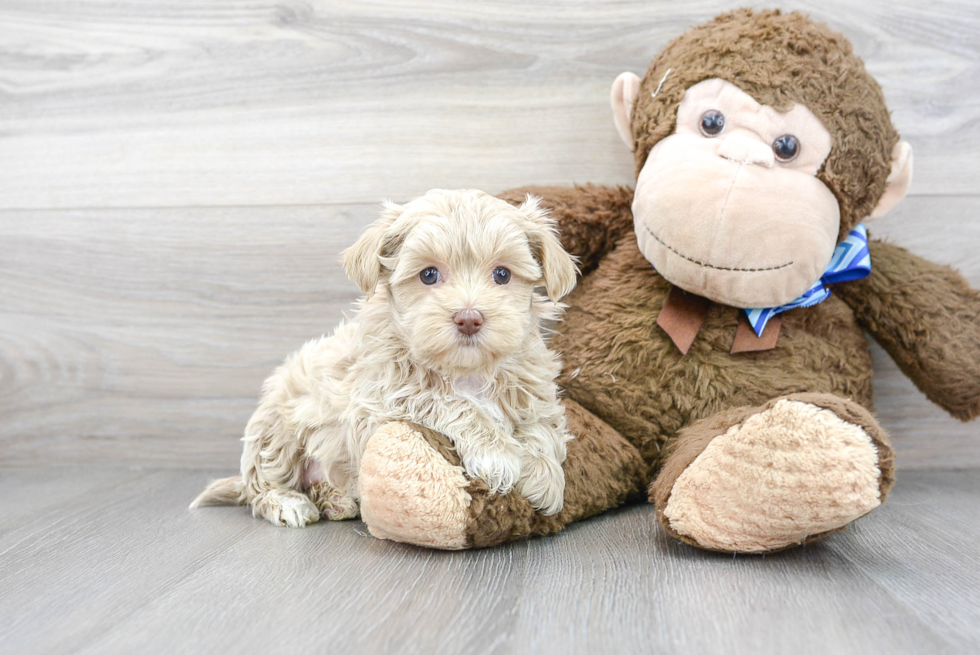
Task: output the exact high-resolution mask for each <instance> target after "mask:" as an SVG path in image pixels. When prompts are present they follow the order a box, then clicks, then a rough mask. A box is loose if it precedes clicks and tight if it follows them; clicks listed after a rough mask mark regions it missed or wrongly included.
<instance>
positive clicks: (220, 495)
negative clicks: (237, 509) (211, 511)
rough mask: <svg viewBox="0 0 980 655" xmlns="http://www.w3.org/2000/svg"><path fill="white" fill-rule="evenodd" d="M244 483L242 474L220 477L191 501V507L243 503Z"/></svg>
mask: <svg viewBox="0 0 980 655" xmlns="http://www.w3.org/2000/svg"><path fill="white" fill-rule="evenodd" d="M244 504H245V483H244V482H242V476H240V475H236V476H234V477H231V478H221V479H220V480H215V481H214V482H212V483H211V484H209V485H208V488H207V489H205V490H204V491H202V492H201V495H200V496H198V497H197V498H195V499H194V502H193V503H191V509H194V508H195V507H200V506H201V505H244Z"/></svg>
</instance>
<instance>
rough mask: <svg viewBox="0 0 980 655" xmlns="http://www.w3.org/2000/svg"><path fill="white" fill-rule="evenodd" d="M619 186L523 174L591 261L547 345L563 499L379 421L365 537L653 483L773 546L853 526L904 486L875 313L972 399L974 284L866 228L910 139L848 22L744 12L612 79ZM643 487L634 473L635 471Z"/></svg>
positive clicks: (968, 414) (654, 494) (947, 395)
mask: <svg viewBox="0 0 980 655" xmlns="http://www.w3.org/2000/svg"><path fill="white" fill-rule="evenodd" d="M612 104H613V110H614V117H615V122H616V127H617V129H618V131H619V133H620V135H621V136H622V138H623V140H624V141H625V142H626V144H627V146H629V148H630V149H631V150H632V151H633V152H634V153H635V158H636V166H637V184H636V191H635V193H634V192H633V191H631V190H629V189H625V188H608V187H597V186H584V187H575V188H529V189H519V190H515V191H513V192H508V193H506V194H504V197H505V198H506V199H508V200H512V201H514V202H517V201H520V200H523V197H524V194H525V193H526V192H531V193H534V194H536V195H538V196H540V197H542V199H543V205H544V206H546V207H549V208H550V209H551V212H552V214H553V215H554V216H555V218H557V219H558V221H559V225H560V229H561V232H562V241H563V245H564V246H565V247H566V249H568V250H569V251H570V252H571V253H572V254H574V255H577V256H578V257H579V258H580V262H581V271H582V279H581V280H580V283H579V285H578V287H577V288H576V290H575V291H574V292H573V293H572V294H571V295H570V296H569V297H568V298H567V299H566V301H565V302H566V303H567V304H568V305H569V308H568V311H567V313H566V316H565V320H564V323H563V324H561V325H560V326H559V328H558V331H559V333H558V334H557V335H556V336H555V338H554V340H553V342H552V345H553V347H554V348H556V349H557V350H559V351H561V352H562V353H563V357H564V362H565V364H564V372H563V374H562V378H561V380H560V384H561V386H562V387H563V388H564V390H565V397H566V411H567V415H568V422H569V427H570V429H571V430H572V432H573V434H575V435H576V438H575V440H573V441H572V442H571V443H570V444H569V447H568V458H567V460H566V462H565V465H564V469H565V475H566V492H565V509H564V510H563V511H562V512H561V513H559V514H558V515H556V516H551V517H546V516H542V515H540V514H538V513H536V512H534V510H533V509H531V507H530V505H529V504H528V503H527V501H525V500H524V499H523V498H521V497H520V496H519V495H517V494H516V493H512V494H510V495H507V496H502V497H501V496H494V495H490V494H489V493H488V492H487V489H486V485H485V484H484V483H482V482H481V481H479V480H469V479H468V478H466V476H465V474H464V473H463V470H462V469H461V468H460V467H459V460H458V458H457V457H456V455H455V453H454V452H453V450H452V448H451V445H450V442H449V441H448V440H447V439H446V438H445V437H443V436H441V435H438V434H434V433H432V432H431V431H429V430H426V429H424V428H421V427H418V426H410V425H405V424H392V425H389V426H386V427H384V428H382V429H381V430H380V431H379V433H378V434H376V435H375V437H374V438H372V440H371V443H370V445H369V447H368V452H367V453H366V454H365V457H364V460H363V464H362V469H361V494H362V498H361V513H362V516H363V519H364V521H365V522H366V523H367V525H368V527H369V528H370V530H371V532H372V533H373V534H375V535H376V536H379V537H383V538H391V539H395V540H399V541H407V542H411V543H416V544H421V545H428V546H434V547H439V548H465V547H473V546H487V545H493V544H498V543H503V542H506V541H510V540H514V539H519V538H524V537H528V536H531V535H540V534H547V533H551V532H555V531H557V530H560V529H561V528H563V527H564V526H565V525H567V524H568V523H570V522H572V521H575V520H579V519H582V518H585V517H587V516H590V515H593V514H596V513H598V512H601V511H603V510H605V509H608V508H610V507H613V506H615V505H617V504H619V503H622V502H624V501H625V500H626V499H627V498H628V497H630V496H631V495H636V494H641V493H649V498H650V500H651V501H652V502H653V503H654V504H655V506H656V512H657V517H658V520H659V521H660V523H661V525H662V526H663V527H664V529H665V530H666V531H667V532H668V533H669V534H671V535H673V536H674V537H677V538H679V539H681V540H683V541H685V542H688V543H690V544H693V545H696V546H699V547H701V548H706V549H710V550H718V551H727V552H745V553H755V552H769V551H773V550H778V549H782V548H786V547H789V546H793V545H796V544H800V543H803V542H805V541H812V540H814V539H817V538H820V537H822V536H824V535H827V534H829V533H832V532H835V531H838V530H841V529H843V528H844V527H845V526H847V525H848V524H849V523H851V522H852V521H854V520H855V519H857V518H859V517H861V516H863V515H865V514H867V513H868V512H870V511H872V510H873V509H875V508H876V507H878V506H879V505H880V504H881V503H882V502H884V500H885V498H886V497H887V496H888V493H889V490H890V489H891V486H892V484H893V482H894V456H893V451H892V448H891V446H890V445H889V442H888V437H887V435H886V434H885V431H884V430H883V429H882V428H881V426H880V425H879V424H878V422H877V421H876V420H875V418H874V417H873V416H872V414H871V408H872V389H871V377H872V364H871V355H870V353H869V348H868V342H867V339H866V338H865V336H864V333H863V332H864V331H867V332H868V333H870V334H871V335H872V336H873V337H874V338H875V339H876V340H877V341H878V342H879V343H880V344H881V345H882V346H883V347H884V348H885V350H887V351H888V353H889V354H890V355H891V356H892V357H893V358H894V359H895V361H896V362H898V364H899V365H900V367H901V368H902V370H903V371H904V372H905V373H906V374H907V375H908V376H909V377H910V378H911V379H912V380H913V381H914V382H915V384H916V385H917V386H918V387H919V389H921V390H922V391H923V392H924V393H925V394H926V395H927V396H928V397H929V398H930V399H931V400H932V401H933V402H935V403H937V404H939V405H940V406H942V407H943V408H945V409H946V410H947V411H948V412H949V413H950V414H952V415H953V416H955V417H957V418H959V419H962V420H969V419H972V418H974V417H976V416H977V415H978V413H980V294H978V292H976V291H974V290H973V289H971V288H969V286H968V285H967V283H966V282H965V281H964V280H963V278H962V277H961V276H960V275H959V274H957V273H956V272H955V271H953V270H952V269H950V268H948V267H945V266H940V265H937V264H933V263H931V262H928V261H925V260H923V259H921V258H919V257H916V256H915V255H913V254H911V253H909V252H907V251H905V250H903V249H902V248H899V247H897V246H894V245H889V244H886V243H882V242H879V241H875V240H871V241H870V242H869V241H868V240H867V233H866V230H865V228H864V223H866V222H868V221H869V220H871V219H874V218H878V217H880V216H882V215H884V214H885V213H887V212H888V211H889V210H890V209H891V208H893V207H894V206H895V205H896V204H897V203H898V202H899V201H900V200H901V199H902V198H903V197H904V195H905V193H906V191H907V189H908V186H909V183H910V181H911V175H912V152H911V148H910V147H909V145H908V144H907V143H905V142H903V141H900V140H899V137H898V134H897V133H896V131H895V129H894V127H893V126H892V124H891V120H890V117H889V113H888V109H887V107H886V106H885V102H884V97H883V95H882V92H881V89H880V87H879V86H878V84H877V83H876V82H875V81H874V79H873V78H872V77H871V76H870V75H868V73H867V72H866V71H865V69H864V65H863V63H862V62H861V60H860V59H859V58H858V57H857V56H855V55H854V54H853V52H852V48H851V45H850V43H849V42H848V41H847V40H846V39H845V38H844V37H843V36H842V35H840V34H838V33H835V32H833V31H831V30H830V29H829V28H828V27H827V26H825V25H823V24H821V23H817V22H814V21H812V20H810V19H809V18H808V17H806V16H804V15H801V14H798V13H788V14H783V13H781V12H779V11H770V12H752V11H749V10H739V11H735V12H732V13H729V14H725V15H722V16H719V17H717V18H716V19H714V20H713V21H711V22H709V23H707V24H704V25H701V26H699V27H696V28H694V29H692V30H690V31H688V32H687V33H685V34H683V35H682V36H680V37H679V38H677V39H675V40H674V41H673V42H672V43H670V44H669V45H668V46H667V47H666V48H665V49H664V50H663V51H662V52H661V53H660V54H659V55H658V56H657V57H656V58H655V59H654V61H653V62H652V64H651V65H650V67H649V69H648V70H647V73H646V75H645V76H644V77H643V79H640V78H639V77H637V76H636V75H633V74H630V73H624V74H623V75H621V76H620V77H619V78H618V79H617V80H616V82H615V83H614V85H613V90H612ZM648 487H649V489H648Z"/></svg>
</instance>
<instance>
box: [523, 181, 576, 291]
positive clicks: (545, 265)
mask: <svg viewBox="0 0 980 655" xmlns="http://www.w3.org/2000/svg"><path fill="white" fill-rule="evenodd" d="M539 203H540V199H539V198H537V197H535V196H533V195H531V194H530V193H529V194H527V197H526V198H525V200H524V203H523V204H522V205H521V206H520V207H518V208H517V210H518V211H519V212H521V213H522V214H524V216H525V218H527V221H528V222H527V228H526V232H527V240H528V242H529V243H530V244H531V250H532V251H533V252H534V257H535V259H537V260H538V262H539V263H540V264H541V275H542V277H543V278H544V288H545V290H546V291H547V292H548V297H549V298H551V299H552V300H554V301H558V300H561V299H562V298H563V297H565V296H567V295H568V294H569V293H570V292H571V290H572V289H574V288H575V276H576V275H577V274H578V267H576V266H575V260H574V259H573V258H572V256H571V255H569V254H568V253H567V252H565V249H564V248H562V247H561V241H560V240H559V238H558V230H557V228H556V227H555V221H554V219H552V218H551V216H549V215H548V212H547V210H545V209H542V208H541V207H540V205H539Z"/></svg>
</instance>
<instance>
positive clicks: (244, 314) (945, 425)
mask: <svg viewBox="0 0 980 655" xmlns="http://www.w3.org/2000/svg"><path fill="white" fill-rule="evenodd" d="M742 4H754V5H756V6H780V7H783V8H787V9H795V8H799V9H804V10H809V11H812V12H813V15H814V17H815V18H817V19H819V20H824V21H827V22H829V23H830V24H831V26H832V27H834V28H836V29H839V30H841V31H843V32H844V33H845V34H846V35H847V36H848V37H849V38H850V39H851V40H852V41H853V42H854V45H855V49H856V50H857V52H858V53H859V54H860V55H861V56H862V57H863V58H864V59H865V61H866V63H867V65H868V68H869V70H870V71H871V72H872V73H873V74H874V75H875V76H876V77H877V79H878V80H879V81H880V82H881V84H882V87H883V89H884V91H885V95H886V98H887V99H888V102H889V105H890V107H891V109H892V112H893V118H894V121H895V123H896V126H897V127H898V129H899V131H900V132H901V133H902V135H903V136H904V137H905V138H906V139H908V140H909V141H910V142H911V143H912V145H913V147H914V148H915V162H916V171H915V182H914V184H913V186H912V190H911V194H910V197H909V199H907V200H906V201H905V203H903V205H901V206H900V208H899V209H898V210H897V211H896V212H895V213H894V214H893V215H891V216H889V217H888V218H887V219H885V220H883V221H880V222H877V223H875V224H873V225H872V231H873V232H874V233H875V234H876V235H878V236H887V237H889V238H890V239H892V240H893V241H895V242H896V243H899V244H900V245H904V246H907V247H909V248H911V249H912V250H913V251H915V252H917V253H919V254H921V255H923V256H926V257H929V258H931V259H934V260H936V261H939V262H943V263H947V264H950V265H953V266H956V267H958V268H960V269H961V270H962V271H963V272H964V274H965V275H966V276H967V278H968V279H969V280H970V281H971V282H972V284H973V285H975V286H980V222H978V221H977V216H978V215H980V190H978V186H977V180H978V178H977V173H976V171H978V170H980V120H977V119H978V117H980V40H978V39H977V34H978V33H980V8H978V5H977V3H976V1H975V0H937V1H934V2H929V3H916V2H894V1H893V0H868V1H867V2H863V3H861V4H860V6H859V5H857V4H855V3H854V2H852V1H850V0H828V1H827V2H823V3H819V6H818V5H817V4H815V3H812V2H805V1H804V0H771V1H766V2H756V1H755V0H753V1H752V2H748V3H746V2H743V1H742V0H703V1H699V2H686V3H678V2H658V1H651V0H562V1H561V2H558V3H529V2H525V1H523V0H486V1H484V2H479V3H476V2H472V3H464V2H443V1H439V0H363V1H360V0H359V1H357V2H350V1H348V0H248V1H247V2H245V1H232V0H160V1H158V2H145V1H142V0H113V1H112V2H107V1H106V0H79V1H73V2H67V1H66V0H0V467H2V468H0V501H2V507H3V511H2V512H0V655H5V654H6V653H16V654H17V655H20V654H25V655H27V654H30V655H34V654H46V653H52V654H54V653H57V654H61V653H76V652H77V653H99V654H103V653H127V654H128V653H135V652H138V653H155V652H159V653H174V652H194V653H199V652H201V653H203V652H209V653H210V652H213V653H228V652H244V653H250V652H290V653H310V652H313V653H321V652H325V653H396V652H397V653H450V654H451V653H521V652H537V653H552V652H555V653H603V652H616V653H632V652H657V653H674V652H683V653H691V654H696V653H702V652H704V653H716V652H726V653H753V654H756V653H779V654H783V653H790V652H792V653H803V654H806V653H845V654H846V653H877V652H882V653H889V654H893V653H945V652H954V653H956V652H962V653H976V652H980V627H978V626H980V591H978V590H980V555H978V552H980V551H978V547H977V543H978V542H980V482H978V480H980V475H978V471H980V425H978V424H977V423H976V422H974V423H970V424H961V423H958V422H956V421H954V420H953V419H951V418H949V417H948V416H947V415H945V414H944V413H943V412H941V411H940V410H939V409H937V408H936V407H934V406H932V405H930V404H929V403H928V401H926V400H925V399H924V398H923V397H922V395H921V394H920V393H918V391H917V390H916V389H915V388H914V387H913V386H912V384H911V383H910V382H909V381H908V380H907V379H906V378H905V377H904V376H903V375H902V374H901V373H900V371H899V370H898V368H897V367H896V366H895V364H894V363H893V362H891V361H890V359H889V358H888V357H887V356H886V355H884V353H883V352H882V351H881V350H880V349H877V348H876V349H874V356H875V368H876V382H875V390H876V396H877V407H878V416H879V418H880V420H881V422H882V424H883V425H884V426H885V427H886V429H888V431H889V432H890V433H891V434H892V436H893V439H894V442H895V445H896V449H897V452H898V459H899V465H900V467H901V468H902V469H905V470H904V471H902V473H901V475H900V481H899V485H898V487H897V488H896V491H895V493H894V495H893V496H892V499H891V500H890V501H889V502H888V503H887V504H886V506H885V507H884V508H882V509H881V510H880V511H878V512H876V513H875V514H874V515H872V516H871V517H868V518H867V519H865V520H863V521H861V522H860V523H859V524H858V525H857V526H856V527H855V528H854V529H852V530H850V531H848V532H846V533H844V534H841V535H836V536H835V537H833V538H832V539H831V540H828V541H825V542H821V543H819V544H815V545H812V546H810V547H807V548H804V549H798V550H795V551H792V552H789V553H785V554H781V555H777V556H770V557H765V558H755V557H736V558H732V557H722V556H717V555H712V554H710V553H704V552H697V551H694V550H693V549H691V548H688V547H686V546H684V545H682V544H679V543H677V542H674V541H671V540H669V539H668V538H667V537H666V536H665V535H664V533H663V532H662V531H661V530H660V529H659V527H657V525H656V522H655V521H654V518H653V513H652V509H651V508H650V507H649V506H645V505H641V506H635V507H629V508H625V509H622V510H620V511H616V512H611V513H609V514H607V515H604V516H602V517H598V518H596V519H593V520H590V521H587V522H584V523H582V524H579V525H575V526H572V528H571V529H569V530H568V531H567V532H565V533H563V534H560V535H558V536H556V537H553V538H548V539H540V540H534V541H530V542H525V543H518V544H514V545H511V546H507V547H502V548H498V549H494V550H487V551H479V552H465V553H441V552H432V551H426V550H420V549H416V548H411V547H407V546H402V545H398V544H391V543H387V542H380V541H377V540H374V539H373V538H371V537H369V536H367V535H366V534H365V530H364V526H363V525H362V524H361V523H359V522H356V521H354V522H346V523H341V524H318V525H315V526H313V527H311V528H309V529H307V530H302V531H296V530H284V529H275V528H273V527H271V526H269V525H267V524H265V523H263V522H260V521H257V520H253V519H252V518H251V517H249V516H248V514H247V512H245V511H244V510H241V509H235V508H216V509H207V510H201V511H199V512H194V513H192V512H189V511H187V510H186V509H185V508H186V506H187V503H188V502H189V500H190V499H191V498H192V497H193V496H194V495H195V494H196V493H197V492H198V491H199V490H200V489H201V488H202V486H203V485H204V483H205V482H206V481H207V479H208V476H209V474H211V473H215V474H219V473H220V474H227V473H230V472H231V470H233V468H234V467H235V465H236V462H237V459H238V456H239V449H240V443H239V442H238V437H239V436H240V434H241V430H242V427H243V426H244V424H245V421H246V420H247V418H248V416H249V414H250V413H251V411H252V409H253V407H254V403H255V398H256V394H257V392H258V389H259V385H260V384H261V381H262V379H263V378H264V377H265V376H266V375H267V374H268V373H269V372H270V371H271V369H272V367H273V366H275V365H276V364H277V363H278V362H279V361H281V359H282V358H283V357H284V356H285V354H286V353H287V352H289V351H290V350H292V349H294V348H296V347H297V346H299V345H300V344H301V343H302V342H303V341H305V340H306V339H309V338H312V337H315V336H318V335H319V334H321V333H323V332H324V331H328V330H330V329H331V328H332V327H333V326H334V325H335V324H336V323H337V321H338V320H339V319H340V317H341V315H342V312H343V311H344V309H345V308H346V307H348V306H349V304H350V302H351V301H352V300H353V299H354V298H355V296H356V293H355V289H354V287H353V285H352V284H350V283H349V282H348V281H347V280H346V279H345V278H344V275H343V272H342V270H341V269H340V267H339V265H338V262H337V256H338V253H339V252H340V250H341V249H342V248H344V247H345V246H347V245H349V244H350V243H351V242H352V241H353V239H354V238H355V236H356V235H357V234H358V233H359V232H360V231H361V230H362V229H363V228H364V226H365V225H366V224H367V223H368V222H369V221H371V220H372V219H373V218H374V217H375V215H376V213H377V208H378V202H379V200H380V199H381V198H384V197H391V198H394V199H396V200H405V199H408V198H411V197H414V196H417V195H419V194H421V193H424V192H425V191H426V190H427V189H429V188H432V187H475V188H483V189H485V190H487V191H490V192H498V191H501V190H503V189H506V188H509V187H513V186H517V185H524V184H532V183H534V184H549V183H553V184H571V183H574V182H596V183H605V184H631V183H632V181H633V179H634V178H633V161H632V157H631V155H630V153H629V152H627V151H626V149H625V148H624V147H623V146H622V144H621V143H620V142H619V139H618V137H617V136H616V132H615V129H614V127H613V123H612V119H611V116H610V110H609V106H608V90H609V85H610V84H611V82H612V80H613V79H614V78H615V77H616V75H618V74H619V73H620V72H622V71H625V70H632V71H634V72H638V73H640V72H642V71H643V70H644V69H645V68H646V66H647V64H648V63H649V61H650V58H651V57H652V56H653V55H654V54H655V53H656V52H658V51H659V50H660V49H661V48H662V47H663V46H664V45H665V44H666V43H667V41H668V40H669V39H671V38H673V37H674V36H676V35H677V34H679V33H681V32H682V31H683V30H685V29H686V28H687V27H689V26H690V25H693V24H695V23H698V22H701V21H704V20H706V19H708V18H710V17H711V16H713V15H715V14H717V13H719V12H721V11H724V10H728V9H732V8H734V7H736V6H738V5H742ZM129 467H135V468H129ZM957 468H959V469H970V470H960V471H957V470H950V469H957ZM219 469H220V470H219ZM909 469H935V470H917V471H910V470H909Z"/></svg>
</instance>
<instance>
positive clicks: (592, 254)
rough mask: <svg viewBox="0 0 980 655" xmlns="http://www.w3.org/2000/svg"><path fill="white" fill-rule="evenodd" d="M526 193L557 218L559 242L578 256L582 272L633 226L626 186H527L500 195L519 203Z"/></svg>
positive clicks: (631, 199) (628, 191)
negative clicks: (538, 200)
mask: <svg viewBox="0 0 980 655" xmlns="http://www.w3.org/2000/svg"><path fill="white" fill-rule="evenodd" d="M528 193H533V194H534V195H536V196H538V197H539V198H541V206H542V207H544V208H546V209H548V210H549V211H550V212H551V215H552V216H553V217H554V218H555V220H556V221H558V230H559V231H560V232H561V244H562V246H563V247H564V248H565V250H567V251H568V252H569V253H571V254H572V255H575V256H576V257H578V258H579V269H580V270H581V271H582V274H583V275H585V274H586V273H588V272H589V271H591V270H592V269H594V268H595V267H596V266H598V264H599V260H600V259H602V257H603V256H605V255H606V254H607V253H608V252H609V251H610V250H612V249H613V247H615V245H616V243H617V242H618V241H619V239H620V238H621V237H622V236H623V235H625V234H627V233H628V232H630V231H632V229H633V211H632V209H631V208H630V207H631V205H632V204H633V190H632V189H630V188H628V187H622V186H619V187H611V186H599V185H595V184H585V185H581V186H579V185H576V186H574V187H564V186H528V187H520V188H518V189H510V190H509V191H504V192H503V193H501V194H500V197H501V198H503V199H504V200H506V201H507V202H510V203H512V204H519V203H522V202H524V197H525V196H526V195H527V194H528Z"/></svg>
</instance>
